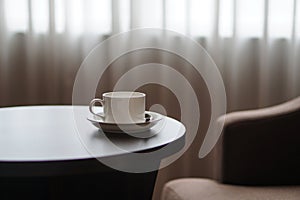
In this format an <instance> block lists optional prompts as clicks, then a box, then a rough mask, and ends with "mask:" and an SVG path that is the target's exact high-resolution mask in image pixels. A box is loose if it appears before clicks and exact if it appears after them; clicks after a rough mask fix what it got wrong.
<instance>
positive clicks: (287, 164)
mask: <svg viewBox="0 0 300 200" xmlns="http://www.w3.org/2000/svg"><path fill="white" fill-rule="evenodd" d="M222 117H225V125H224V129H223V134H222V136H221V138H220V141H219V143H218V144H217V145H218V146H217V147H216V151H217V154H216V155H218V157H217V162H218V165H219V168H218V172H217V176H218V179H219V181H220V182H223V183H231V184H241V185H279V184H280V185H283V184H300V98H297V99H294V100H292V101H289V102H287V103H284V104H280V105H277V106H272V107H269V108H263V109H257V110H251V111H240V112H234V113H230V114H228V115H226V116H222Z"/></svg>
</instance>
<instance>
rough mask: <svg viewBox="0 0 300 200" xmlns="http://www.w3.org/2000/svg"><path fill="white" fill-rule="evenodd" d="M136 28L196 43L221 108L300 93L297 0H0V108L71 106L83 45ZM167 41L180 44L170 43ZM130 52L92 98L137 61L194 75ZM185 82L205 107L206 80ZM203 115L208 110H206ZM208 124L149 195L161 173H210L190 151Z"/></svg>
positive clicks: (163, 98) (166, 100) (154, 56)
mask: <svg viewBox="0 0 300 200" xmlns="http://www.w3.org/2000/svg"><path fill="white" fill-rule="evenodd" d="M16 13H18V14H17V15H16ZM143 27H153V28H167V29H171V30H174V31H177V32H179V33H181V34H184V35H187V36H189V37H191V38H193V39H194V40H196V41H197V42H199V43H200V44H202V45H203V47H204V48H205V49H206V50H207V51H208V52H209V54H210V55H211V57H212V59H213V60H214V61H215V63H216V64H217V66H218V68H219V70H220V72H221V74H222V77H223V80H224V84H225V88H226V93H227V111H228V112H229V111H234V110H243V109H252V108H258V107H264V106H269V105H274V104H276V103H280V102H283V101H286V100H288V99H291V98H293V97H296V96H298V95H299V93H300V77H299V76H300V58H299V54H300V49H299V47H300V45H299V38H300V3H299V2H298V1H297V0H285V1H282V0H101V1H99V0H0V31H1V32H0V106H1V107H3V106H15V105H30V104H71V103H72V88H73V82H74V79H75V76H76V72H77V70H78V68H79V66H80V64H81V62H82V61H83V59H84V58H85V57H86V56H87V55H88V53H89V51H90V50H91V49H92V48H93V47H94V46H95V45H96V44H98V43H99V42H101V41H103V40H105V39H106V38H108V37H109V36H111V35H113V34H116V33H120V32H123V31H128V30H131V29H135V28H143ZM174 45H175V46H176V45H177V46H178V48H183V46H184V45H183V44H180V43H178V42H177V41H175V40H174ZM108 52H109V50H108ZM141 54H143V53H141ZM138 55H139V54H138V53H137V55H136V56H130V57H128V58H126V59H125V60H124V59H123V60H119V61H118V62H119V65H120V64H121V65H123V66H124V67H118V66H117V63H114V65H115V66H112V67H111V70H109V71H108V72H107V76H106V77H105V78H104V79H106V81H104V80H102V81H103V82H105V84H99V94H98V95H100V93H101V92H102V91H105V90H108V89H110V88H112V87H113V82H114V81H116V80H117V79H118V77H120V75H122V73H123V72H125V71H126V70H128V67H130V66H134V65H135V64H139V63H147V62H154V61H156V62H164V63H168V64H169V65H170V66H172V67H174V68H177V69H179V70H181V72H182V73H184V74H186V75H187V77H190V80H194V77H193V73H191V71H190V69H191V67H189V66H187V65H186V64H184V63H182V64H180V62H172V61H173V58H172V57H171V56H164V55H161V54H160V53H156V52H144V54H143V56H138ZM140 59H142V61H140ZM126 67H127V68H126ZM161 78H162V79H167V78H170V77H168V75H167V74H162V77H161ZM192 84H193V85H194V86H195V88H197V89H198V90H199V91H198V92H199V93H198V95H199V98H200V99H201V98H203V101H202V103H203V105H202V106H203V107H205V106H206V105H208V106H209V100H207V99H208V96H207V93H206V92H205V85H203V83H201V81H200V83H199V85H198V83H197V82H193V83H192ZM141 90H144V91H148V92H153V93H157V94H161V95H157V96H158V97H156V98H154V97H153V98H152V99H149V102H148V104H149V106H150V105H151V103H158V102H159V103H161V104H163V105H165V106H166V108H167V111H168V115H170V116H172V117H175V118H178V119H179V118H180V113H179V112H178V110H177V109H174V103H176V102H175V101H174V99H173V98H174V96H172V94H171V93H169V91H167V90H164V89H162V88H157V87H156V86H152V87H150V86H145V87H143V88H141ZM200 107H201V106H200ZM202 110H203V109H202ZM201 112H202V111H201ZM203 112H204V116H205V115H206V114H207V115H209V109H208V110H205V109H204V111H203ZM201 114H203V113H201ZM191 121H192V120H191ZM208 123H209V120H208V119H205V118H204V120H203V121H202V122H201V124H200V125H201V126H200V129H199V132H198V135H197V138H196V139H195V141H194V142H193V144H192V145H191V147H190V149H189V150H188V151H187V152H186V153H185V154H184V155H183V156H182V157H181V158H180V159H178V160H177V161H176V162H175V163H173V164H172V165H171V166H169V167H167V168H165V169H163V170H161V171H160V172H159V175H158V180H157V185H156V189H155V193H154V199H157V198H159V195H160V191H161V188H162V186H163V184H164V183H165V182H166V181H168V180H171V179H174V178H178V177H189V176H198V177H212V176H213V171H214V168H215V166H214V163H213V155H209V156H207V157H206V158H204V159H199V158H198V152H199V149H200V146H201V144H202V141H203V138H204V135H205V132H206V130H207V124H208ZM186 126H187V128H188V127H189V124H186ZM188 131H189V129H187V132H188Z"/></svg>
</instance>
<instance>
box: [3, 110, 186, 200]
mask: <svg viewBox="0 0 300 200" xmlns="http://www.w3.org/2000/svg"><path fill="white" fill-rule="evenodd" d="M74 108H75V109H76V110H77V111H78V110H79V111H80V113H81V114H82V115H84V116H87V115H88V114H89V113H88V108H87V107H86V106H75V107H73V106H22V107H8V108H1V109H0V192H1V199H19V198H23V199H66V198H68V199H69V198H94V197H95V196H98V197H99V199H117V198H121V199H151V196H152V192H153V187H154V184H155V180H156V175H157V170H152V171H149V172H145V173H129V172H123V171H120V170H118V166H117V167H116V169H114V168H111V167H109V166H107V164H103V163H102V162H100V161H105V162H104V163H121V165H122V167H124V166H125V168H126V166H127V165H128V166H129V167H130V166H132V162H133V161H134V159H135V158H133V156H134V155H136V154H139V153H145V152H154V154H153V155H155V152H159V153H158V154H156V155H155V156H153V158H152V160H151V159H148V160H147V161H148V162H149V160H150V161H151V164H152V165H153V166H154V167H155V166H156V168H158V167H159V165H160V161H161V160H162V159H164V158H165V157H168V156H170V155H172V154H174V153H176V152H178V151H179V150H180V149H181V148H182V147H183V146H184V142H185V141H184V138H185V128H184V125H183V124H182V123H180V122H178V121H176V120H174V119H172V118H169V117H164V119H163V120H164V126H163V128H162V129H161V130H160V131H159V132H158V133H157V134H155V135H154V136H153V137H150V138H135V137H132V136H128V135H125V134H123V135H122V134H120V133H119V134H108V133H103V132H101V131H99V130H98V129H97V128H96V127H94V126H93V125H92V124H91V123H90V122H89V121H88V120H85V121H84V122H82V123H80V127H78V124H77V122H76V120H75V119H74ZM77 111H76V112H77ZM77 113H78V112H77ZM82 126H83V128H82ZM82 130H84V133H82ZM151 131H153V130H152V129H150V130H149V132H151ZM79 132H80V133H79ZM112 143H113V144H115V145H112ZM116 146H117V147H121V148H116ZM162 148H164V150H163V151H159V150H160V149H162ZM124 149H126V151H124ZM145 159H146V158H145ZM139 162H140V163H143V162H144V161H143V159H141V160H140V161H138V162H137V165H138V163H139ZM149 163H150V162H149Z"/></svg>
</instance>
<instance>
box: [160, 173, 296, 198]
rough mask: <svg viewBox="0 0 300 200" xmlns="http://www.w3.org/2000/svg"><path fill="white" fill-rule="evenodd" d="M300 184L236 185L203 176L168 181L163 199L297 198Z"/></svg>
mask: <svg viewBox="0 0 300 200" xmlns="http://www.w3.org/2000/svg"><path fill="white" fill-rule="evenodd" d="M299 198H300V186H271V187H270V186H260V187H258V186H235V185H227V184H221V183H218V182H215V181H213V180H209V179H202V178H184V179H177V180H173V181H170V182H168V183H167V184H166V185H165V186H164V189H163V192H162V200H183V199H185V200H196V199H197V200H202V199H205V200H219V199H220V200H227V199H228V200H235V199H239V200H240V199H242V200H247V199H249V200H250V199H251V200H258V199H259V200H261V199H272V200H277V199H278V200H279V199H285V200H296V199H299Z"/></svg>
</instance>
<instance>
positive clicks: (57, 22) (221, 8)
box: [4, 0, 300, 38]
mask: <svg viewBox="0 0 300 200" xmlns="http://www.w3.org/2000/svg"><path fill="white" fill-rule="evenodd" d="M4 7H5V9H4V10H5V14H4V16H5V19H6V27H7V29H8V30H9V31H10V32H28V31H32V32H35V33H41V34H43V33H47V32H49V31H54V32H55V33H63V32H65V31H69V32H71V33H72V34H79V35H80V33H82V32H89V33H93V34H110V33H112V32H114V31H117V32H120V31H127V30H129V29H130V28H138V27H157V28H167V29H172V30H175V31H178V32H181V33H184V34H188V35H192V36H195V37H197V36H199V37H201V36H203V37H206V36H210V35H211V34H213V32H214V31H217V34H218V35H219V36H221V37H232V36H233V35H238V36H241V37H258V38H260V37H263V35H264V33H268V36H269V37H281V38H290V37H291V36H292V34H294V32H295V33H297V36H299V35H300V33H299V32H300V31H299V26H296V25H297V24H299V23H300V22H299V21H300V20H299V19H300V17H299V12H300V11H299V3H297V0H285V1H282V0H265V1H263V0H215V1H213V0H151V1H150V0H101V1H99V0H4ZM15 13H18V14H17V15H16V14H15ZM279 13H280V14H279ZM297 22H298V23H297Z"/></svg>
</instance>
